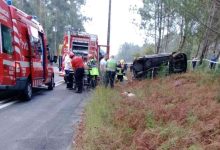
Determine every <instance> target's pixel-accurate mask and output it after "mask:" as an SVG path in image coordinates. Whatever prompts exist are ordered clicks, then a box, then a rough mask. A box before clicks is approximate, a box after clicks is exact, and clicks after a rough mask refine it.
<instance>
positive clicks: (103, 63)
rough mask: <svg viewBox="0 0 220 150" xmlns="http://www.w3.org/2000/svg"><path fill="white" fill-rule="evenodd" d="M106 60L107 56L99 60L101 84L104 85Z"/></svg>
mask: <svg viewBox="0 0 220 150" xmlns="http://www.w3.org/2000/svg"><path fill="white" fill-rule="evenodd" d="M107 60H108V55H105V57H104V58H102V59H101V61H100V74H101V80H102V83H103V84H105V80H106V79H105V78H106V64H107Z"/></svg>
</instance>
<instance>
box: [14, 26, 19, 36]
mask: <svg viewBox="0 0 220 150" xmlns="http://www.w3.org/2000/svg"><path fill="white" fill-rule="evenodd" d="M13 30H14V32H15V33H17V34H18V29H17V27H15V26H13Z"/></svg>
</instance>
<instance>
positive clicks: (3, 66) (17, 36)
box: [0, 0, 54, 100]
mask: <svg viewBox="0 0 220 150" xmlns="http://www.w3.org/2000/svg"><path fill="white" fill-rule="evenodd" d="M0 41H1V42H0V90H16V91H21V92H22V95H23V98H24V99H25V100H30V99H31V97H32V88H34V87H42V86H45V85H46V86H47V87H48V89H49V90H52V89H53V87H54V71H53V67H52V66H51V62H50V61H49V60H48V58H49V47H48V44H47V39H46V35H45V33H44V30H43V28H42V26H41V25H40V23H39V22H37V21H36V20H34V19H33V17H32V16H30V15H27V14H26V13H24V12H23V11H21V10H19V9H17V8H15V7H14V6H12V5H8V4H7V3H6V2H5V1H4V0H0Z"/></svg>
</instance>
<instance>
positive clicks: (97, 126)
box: [75, 70, 220, 150]
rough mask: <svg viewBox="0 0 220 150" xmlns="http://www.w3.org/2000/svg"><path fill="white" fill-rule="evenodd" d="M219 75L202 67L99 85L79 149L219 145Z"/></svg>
mask: <svg viewBox="0 0 220 150" xmlns="http://www.w3.org/2000/svg"><path fill="white" fill-rule="evenodd" d="M219 76H220V72H219V71H214V72H212V71H200V70H198V71H195V72H189V73H186V74H177V75H171V76H167V77H163V78H161V77H159V78H157V79H154V80H143V81H129V82H128V83H127V84H126V85H117V87H116V88H115V89H114V90H110V89H105V88H102V87H99V88H98V89H97V90H96V91H95V92H94V94H93V96H92V101H91V102H90V103H89V104H88V105H87V107H86V110H85V114H84V119H83V121H82V122H81V125H80V127H79V130H78V135H77V136H76V138H75V140H76V147H75V149H91V150H93V149H96V150H97V149H100V150H103V149H105V150H108V149H129V150H130V149H131V150H133V149H134V150H135V149H138V150H142V149H143V150H144V149H151V150H154V149H158V150H177V149H178V150H181V149H184V150H185V149H188V150H200V149H201V150H202V149H207V150H215V149H216V150H217V149H220V115H219V114H220V92H219V91H220V84H219V83H220V78H219ZM125 91H127V92H131V93H133V94H135V96H131V97H129V96H127V95H125V94H122V93H124V92H125Z"/></svg>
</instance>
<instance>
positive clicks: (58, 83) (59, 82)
mask: <svg viewBox="0 0 220 150" xmlns="http://www.w3.org/2000/svg"><path fill="white" fill-rule="evenodd" d="M63 83H64V81H63V80H61V81H58V82H56V83H55V87H57V86H59V85H61V84H63Z"/></svg>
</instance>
